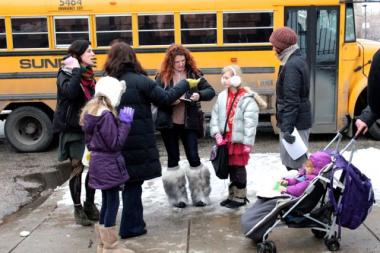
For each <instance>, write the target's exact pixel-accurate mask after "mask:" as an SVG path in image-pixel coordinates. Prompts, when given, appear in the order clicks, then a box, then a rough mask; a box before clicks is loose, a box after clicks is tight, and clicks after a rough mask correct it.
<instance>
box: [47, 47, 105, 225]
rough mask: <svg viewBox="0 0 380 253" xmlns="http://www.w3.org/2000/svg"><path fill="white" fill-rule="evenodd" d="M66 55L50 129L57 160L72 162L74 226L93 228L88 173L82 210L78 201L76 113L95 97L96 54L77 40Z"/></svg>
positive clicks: (79, 149)
mask: <svg viewBox="0 0 380 253" xmlns="http://www.w3.org/2000/svg"><path fill="white" fill-rule="evenodd" d="M68 55H69V57H68V58H66V59H65V61H64V65H63V67H62V68H61V69H60V70H59V72H58V76H57V108H56V111H55V113H54V119H53V128H54V131H55V132H57V133H59V150H58V152H59V154H58V160H59V161H64V160H67V159H70V161H71V167H72V172H71V175H70V179H69V186H70V193H71V197H72V199H73V202H74V217H75V222H76V223H77V224H81V225H83V226H89V225H91V224H92V223H91V221H90V220H98V219H99V211H98V209H97V208H96V206H95V204H94V195H95V190H94V189H91V188H90V187H89V186H88V173H87V176H86V181H85V188H86V201H85V202H84V208H82V204H81V200H80V196H81V187H82V172H83V165H82V162H81V160H82V156H83V152H84V145H85V142H84V134H83V131H82V129H81V127H80V126H79V113H80V110H81V109H82V107H83V106H84V104H85V103H86V102H87V101H88V100H90V99H91V98H92V96H93V94H94V89H95V79H94V74H93V70H92V66H93V65H94V62H93V58H94V56H95V54H94V52H93V51H92V48H91V45H90V42H89V41H87V40H76V41H74V42H73V43H72V44H71V45H70V47H69V49H68Z"/></svg>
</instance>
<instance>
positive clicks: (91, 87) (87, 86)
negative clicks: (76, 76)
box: [80, 66, 96, 100]
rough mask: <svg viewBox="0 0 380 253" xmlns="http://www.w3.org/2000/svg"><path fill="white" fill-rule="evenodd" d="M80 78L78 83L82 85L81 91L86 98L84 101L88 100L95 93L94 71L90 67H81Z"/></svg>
mask: <svg viewBox="0 0 380 253" xmlns="http://www.w3.org/2000/svg"><path fill="white" fill-rule="evenodd" d="M81 70H82V71H83V72H82V76H81V79H80V83H81V85H82V89H83V92H84V96H85V97H86V100H90V99H91V98H92V97H93V95H94V93H95V84H96V82H95V78H94V71H93V70H92V68H90V67H83V66H81Z"/></svg>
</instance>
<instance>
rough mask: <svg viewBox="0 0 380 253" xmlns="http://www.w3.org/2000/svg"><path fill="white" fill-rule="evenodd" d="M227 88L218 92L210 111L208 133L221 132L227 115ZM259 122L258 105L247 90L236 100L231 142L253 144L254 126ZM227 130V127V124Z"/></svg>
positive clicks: (252, 94)
mask: <svg viewBox="0 0 380 253" xmlns="http://www.w3.org/2000/svg"><path fill="white" fill-rule="evenodd" d="M227 97H228V90H227V89H225V90H224V91H222V92H220V93H219V95H218V99H217V101H216V103H215V105H214V107H213V109H212V112H211V121H210V134H211V136H214V135H215V134H217V133H220V134H223V130H224V125H225V123H226V117H227V111H226V107H227ZM258 122H259V107H258V105H257V103H256V100H255V98H254V93H253V92H247V93H246V94H244V95H243V96H242V97H241V98H240V99H239V101H238V104H237V106H236V110H235V116H234V120H233V122H232V125H233V129H232V143H242V144H245V145H250V146H253V144H254V143H255V136H256V127H257V124H258ZM226 131H227V132H229V128H228V125H227V130H226Z"/></svg>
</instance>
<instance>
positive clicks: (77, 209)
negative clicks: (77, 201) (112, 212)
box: [74, 205, 92, 226]
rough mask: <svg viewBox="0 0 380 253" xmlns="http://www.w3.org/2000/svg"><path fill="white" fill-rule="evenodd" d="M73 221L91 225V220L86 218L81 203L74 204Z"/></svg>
mask: <svg viewBox="0 0 380 253" xmlns="http://www.w3.org/2000/svg"><path fill="white" fill-rule="evenodd" d="M74 218H75V223H76V224H79V225H82V226H91V225H92V222H91V221H90V220H89V219H88V217H87V215H86V213H85V212H84V210H83V207H82V205H78V206H74Z"/></svg>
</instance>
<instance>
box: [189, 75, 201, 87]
mask: <svg viewBox="0 0 380 253" xmlns="http://www.w3.org/2000/svg"><path fill="white" fill-rule="evenodd" d="M200 80H201V79H200V78H198V79H191V78H188V79H186V81H187V82H188V84H189V87H190V89H192V88H195V87H197V85H198V83H199V81H200Z"/></svg>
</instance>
